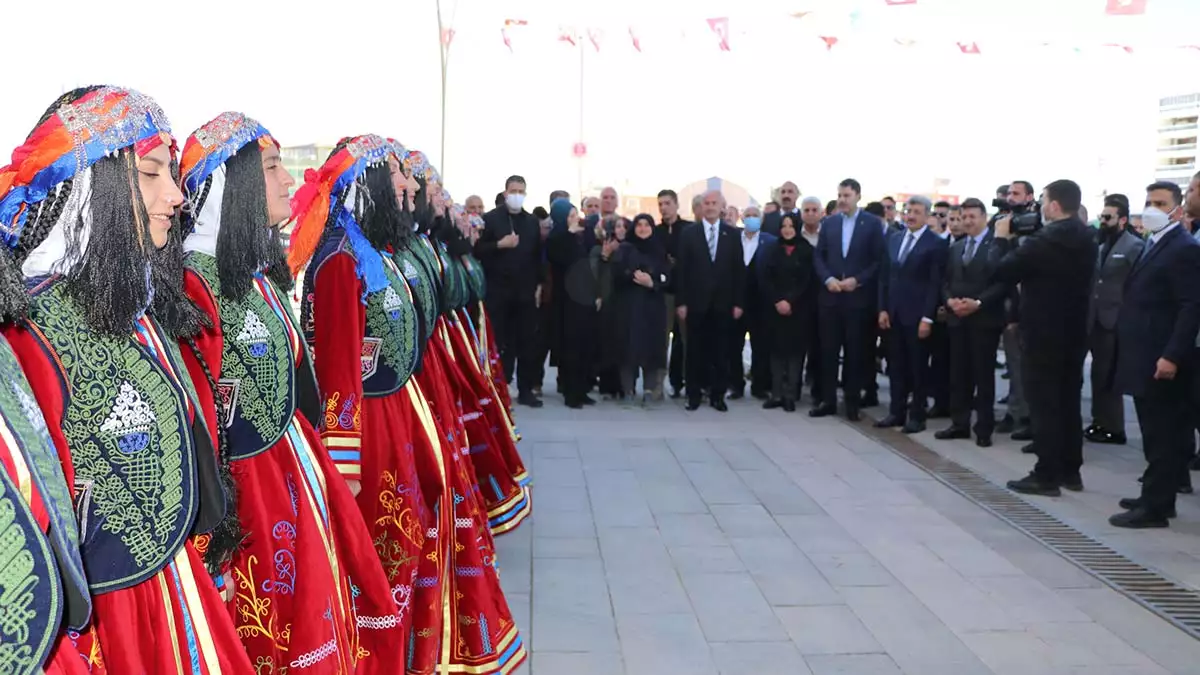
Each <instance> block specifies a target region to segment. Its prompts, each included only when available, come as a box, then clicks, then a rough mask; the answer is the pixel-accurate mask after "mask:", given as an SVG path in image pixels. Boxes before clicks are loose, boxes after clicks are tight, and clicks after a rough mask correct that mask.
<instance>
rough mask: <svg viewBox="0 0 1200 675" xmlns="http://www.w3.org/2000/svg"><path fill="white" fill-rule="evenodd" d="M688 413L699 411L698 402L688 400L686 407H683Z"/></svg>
mask: <svg viewBox="0 0 1200 675" xmlns="http://www.w3.org/2000/svg"><path fill="white" fill-rule="evenodd" d="M683 409H684V410H686V411H688V412H693V411H696V410H699V409H700V401H697V400H693V399H689V400H688V402H687V405H685V406H684V407H683Z"/></svg>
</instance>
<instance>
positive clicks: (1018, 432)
mask: <svg viewBox="0 0 1200 675" xmlns="http://www.w3.org/2000/svg"><path fill="white" fill-rule="evenodd" d="M1009 438H1011V439H1013V440H1014V441H1032V440H1033V428H1032V427H1030V426H1029V422H1027V421H1023V422H1022V424H1020V425H1019V426H1018V427H1017V428H1016V429H1013V432H1012V434H1011V435H1010V436H1009Z"/></svg>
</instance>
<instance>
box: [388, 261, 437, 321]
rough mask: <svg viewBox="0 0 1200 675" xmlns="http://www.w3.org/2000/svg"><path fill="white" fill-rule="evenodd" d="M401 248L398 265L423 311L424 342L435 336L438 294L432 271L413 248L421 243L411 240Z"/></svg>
mask: <svg viewBox="0 0 1200 675" xmlns="http://www.w3.org/2000/svg"><path fill="white" fill-rule="evenodd" d="M410 243H411V245H410V246H406V247H405V248H403V249H402V250H400V251H399V252H398V253H397V254H396V257H395V261H396V267H398V268H399V269H400V272H401V273H402V274H403V275H404V279H405V281H407V282H408V287H409V289H410V290H411V291H412V294H413V297H414V298H415V299H416V302H417V307H418V308H419V309H420V312H421V328H422V331H421V332H422V342H424V341H425V340H428V339H429V338H430V337H432V336H433V325H434V323H435V322H436V321H437V318H438V304H439V303H438V295H437V288H435V284H434V281H433V279H434V277H433V274H432V271H431V270H430V269H429V268H428V267H427V266H426V263H425V261H423V260H422V259H421V258H420V256H419V255H418V254H417V253H416V252H415V251H414V250H413V249H416V248H419V247H420V246H421V245H420V244H418V243H417V242H410Z"/></svg>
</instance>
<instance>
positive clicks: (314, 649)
mask: <svg viewBox="0 0 1200 675" xmlns="http://www.w3.org/2000/svg"><path fill="white" fill-rule="evenodd" d="M180 172H181V174H182V177H183V188H184V196H185V198H186V200H187V203H188V209H187V212H186V214H185V218H184V228H183V231H184V235H185V237H186V238H185V240H184V244H183V247H184V250H185V251H186V266H187V275H186V277H185V288H186V290H187V293H188V296H189V297H190V298H192V300H193V301H194V302H195V303H196V304H197V306H199V307H200V308H201V310H202V311H204V312H205V314H206V315H207V316H208V317H209V320H210V323H211V325H212V328H211V329H209V330H206V331H204V332H203V333H202V334H201V336H200V337H199V338H197V343H198V345H199V347H200V353H201V354H202V355H203V357H204V362H203V364H202V363H200V362H197V361H195V360H189V361H190V362H189V364H188V365H189V368H190V369H191V370H192V372H193V374H194V375H196V376H197V377H201V376H202V374H203V368H204V367H207V369H208V370H209V371H210V372H212V373H213V375H214V377H215V378H216V379H217V381H218V393H219V399H220V410H219V411H218V410H217V409H216V408H215V407H209V406H206V408H207V409H209V410H210V411H211V412H212V414H213V415H214V416H215V415H219V420H220V421H219V422H216V421H215V420H214V423H217V424H220V425H221V426H223V427H224V428H225V430H226V434H227V436H228V443H229V449H230V454H231V457H232V459H233V462H232V473H233V478H234V480H235V483H236V485H237V491H238V494H239V500H238V521H239V523H240V525H241V528H242V531H243V533H244V538H243V539H242V545H241V546H240V547H238V549H237V551H236V552H235V553H234V556H233V560H232V576H233V596H234V600H233V608H232V612H233V619H234V624H235V626H236V628H237V631H238V635H239V636H240V637H241V638H242V643H243V644H244V645H245V646H246V650H247V651H248V652H249V654H250V658H251V661H252V662H254V663H255V664H256V665H257V666H259V667H260V668H263V669H267V671H268V672H278V670H279V669H281V668H283V667H288V668H289V670H290V671H291V672H305V673H330V674H334V673H348V672H356V673H397V672H400V668H399V665H400V664H403V663H404V652H405V647H406V646H407V640H406V638H407V635H406V634H404V633H403V632H401V619H402V617H401V615H400V612H403V613H405V614H407V612H408V609H409V608H408V607H407V606H406V605H404V604H403V602H404V601H405V600H406V599H404V598H397V599H398V600H400V601H401V603H402V604H401V605H400V606H399V607H398V606H397V604H396V602H394V601H393V599H392V595H391V589H390V588H389V585H388V581H387V579H386V577H385V576H384V573H383V568H382V567H381V566H380V564H379V561H378V559H377V558H376V556H375V555H374V553H375V550H374V547H373V545H372V542H371V536H370V533H369V532H368V531H367V528H366V525H365V524H364V523H363V519H362V514H361V513H360V512H359V509H358V506H357V505H356V504H355V502H354V497H353V495H351V494H350V489H349V488H348V487H347V485H346V481H345V480H344V479H342V477H341V475H340V474H339V472H338V470H337V469H336V468H335V467H334V465H333V462H332V461H331V460H330V458H329V453H328V452H327V451H326V450H325V447H324V446H323V445H321V441H320V439H319V437H318V436H317V433H316V431H315V430H314V426H315V425H319V424H321V422H322V416H323V411H322V409H321V404H320V401H319V399H318V395H317V387H316V379H315V375H314V373H313V370H312V364H311V362H310V360H309V358H308V350H307V347H306V346H305V343H304V341H303V339H302V337H301V334H300V330H299V326H298V324H297V323H296V322H295V320H294V319H293V317H292V313H291V310H290V308H289V304H288V302H287V292H288V291H290V290H291V287H292V277H291V273H290V270H289V269H288V267H287V265H286V261H285V260H284V252H283V247H282V245H281V243H280V239H279V236H278V233H277V231H276V230H275V228H274V226H276V225H278V224H280V223H283V222H284V221H286V220H288V219H289V218H290V217H291V208H290V205H289V200H290V194H289V193H290V188H291V187H292V186H293V185H294V181H293V180H292V178H291V176H290V175H289V174H288V172H287V171H286V170H285V169H284V168H283V164H282V162H281V160H280V156H279V145H278V143H277V142H276V141H275V140H274V138H272V136H271V135H270V133H269V132H268V131H267V130H266V129H265V128H264V127H262V125H260V124H259V123H258V122H256V121H254V120H252V119H249V118H247V117H246V116H244V115H242V114H240V113H235V112H230V113H223V114H222V115H220V116H219V117H217V118H216V119H214V120H213V121H211V122H209V123H208V124H205V125H204V126H203V127H201V128H200V129H198V130H197V131H196V132H195V133H193V134H192V135H191V136H190V137H188V140H187V143H186V144H185V146H184V149H183V158H182V162H181V166H180ZM185 359H186V355H185ZM201 398H202V399H204V394H203V392H202V393H201ZM206 403H211V398H210V399H209V400H208V401H206Z"/></svg>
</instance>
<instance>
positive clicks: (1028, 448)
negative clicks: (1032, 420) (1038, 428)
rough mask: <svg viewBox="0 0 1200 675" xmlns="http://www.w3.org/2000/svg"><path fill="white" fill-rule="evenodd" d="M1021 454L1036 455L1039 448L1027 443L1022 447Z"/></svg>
mask: <svg viewBox="0 0 1200 675" xmlns="http://www.w3.org/2000/svg"><path fill="white" fill-rule="evenodd" d="M1021 453H1022V454H1025V455H1036V454H1037V448H1035V447H1034V446H1033V443H1026V444H1025V445H1022V446H1021Z"/></svg>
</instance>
